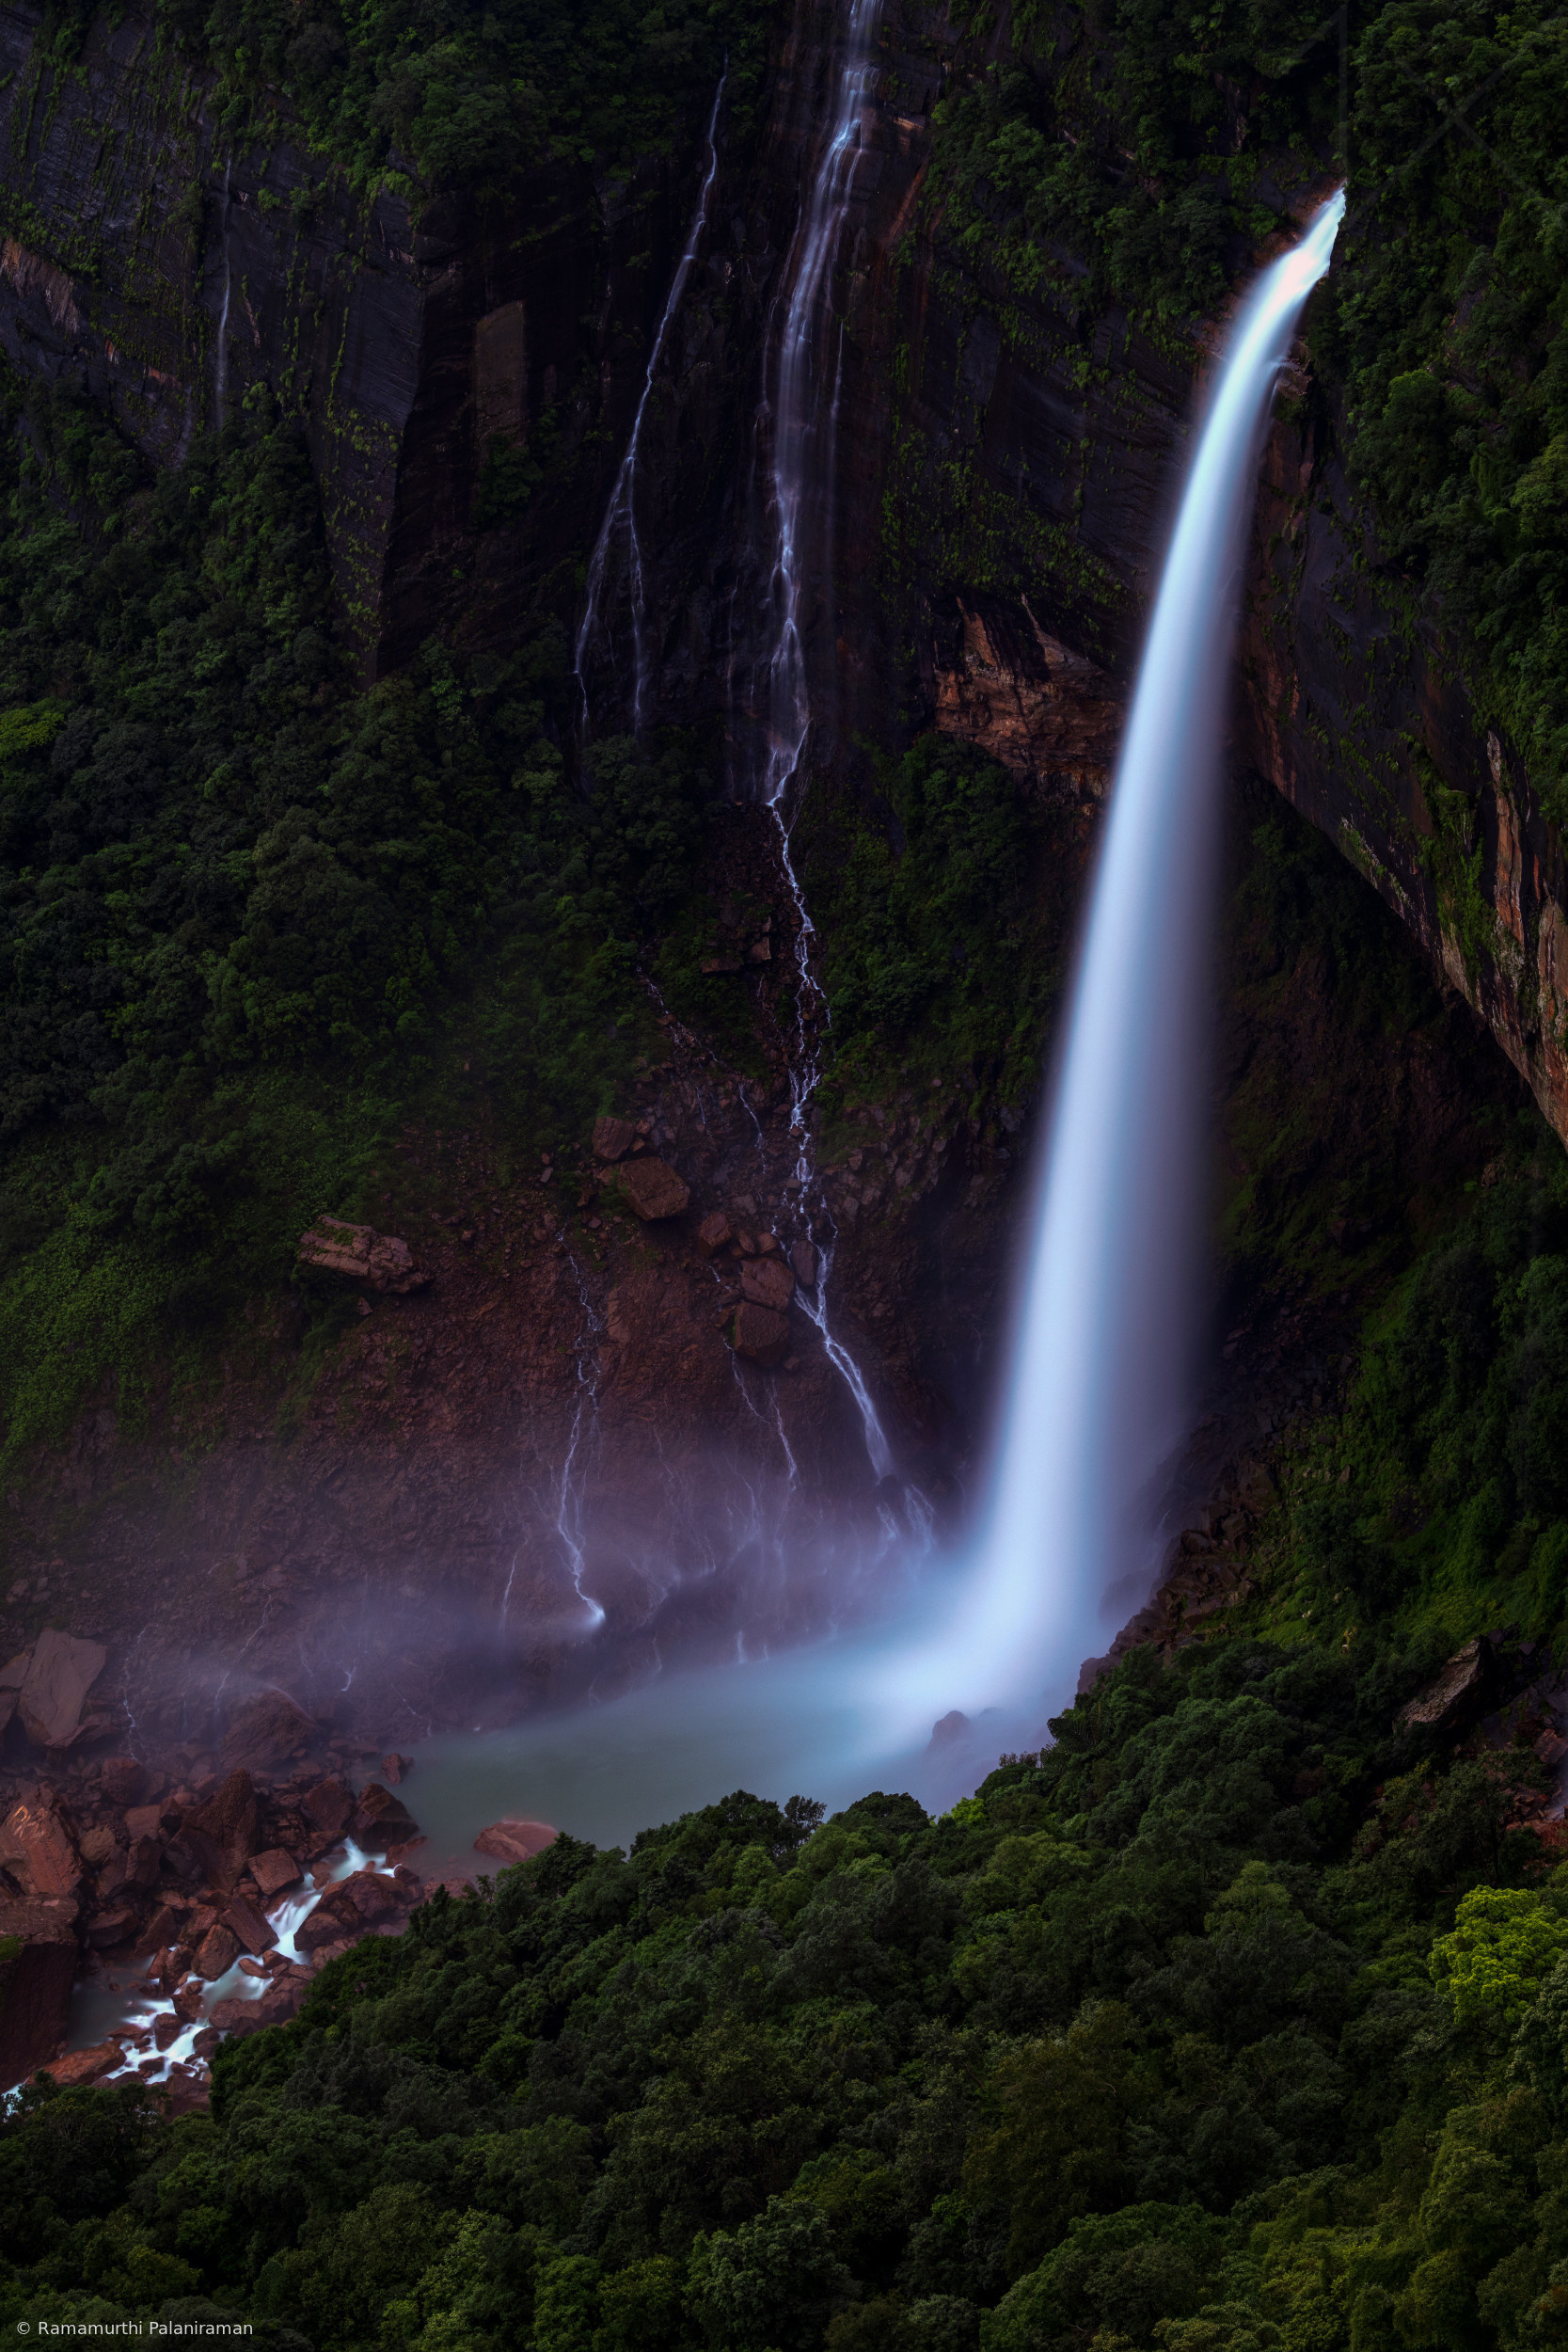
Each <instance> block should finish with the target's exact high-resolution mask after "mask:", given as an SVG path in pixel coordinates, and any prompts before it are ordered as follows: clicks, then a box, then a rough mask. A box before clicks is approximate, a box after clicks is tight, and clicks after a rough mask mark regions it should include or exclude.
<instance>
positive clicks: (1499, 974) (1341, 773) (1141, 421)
mask: <svg viewBox="0 0 1568 2352" xmlns="http://www.w3.org/2000/svg"><path fill="white" fill-rule="evenodd" d="M880 38H881V54H882V59H883V64H884V72H883V75H882V78H881V81H880V85H879V130H878V132H877V134H876V135H875V137H874V141H873V145H872V150H871V151H870V152H869V153H868V154H867V156H866V158H865V162H864V165H863V169H862V173H861V176H860V180H859V182H858V183H857V197H858V204H857V215H856V218H855V220H854V223H853V227H852V230H851V233H850V235H849V236H848V237H847V240H846V246H845V254H844V266H843V269H842V270H841V273H840V277H839V280H838V286H837V300H838V303H839V305H840V308H841V310H842V315H843V318H844V322H845V331H846V377H845V389H844V395H843V401H842V413H843V416H844V417H845V419H846V420H847V424H846V431H845V437H844V446H843V449H842V451H841V453H840V463H839V467H838V469H837V472H836V475H835V477H834V496H835V499H836V501H837V507H838V512H837V515H836V517H835V536H836V541H837V544H838V547H839V548H840V550H841V556H840V561H839V564H838V566H837V571H836V576H835V578H834V580H832V583H831V585H830V583H826V582H824V583H822V584H821V592H820V596H819V598H818V601H817V604H816V608H815V611H814V612H813V614H812V616H811V621H812V635H811V638H810V640H809V643H808V654H809V658H810V660H811V663H812V669H813V675H814V682H815V686H816V697H817V702H818V707H819V708H820V711H821V713H822V717H823V722H824V723H823V727H822V730H821V733H820V736H819V738H818V740H817V743H816V752H817V755H818V756H819V757H824V758H825V757H827V756H829V755H831V753H832V750H833V748H834V747H835V746H837V747H840V748H843V747H846V746H847V745H850V744H852V743H853V742H854V741H855V740H856V739H862V740H864V739H870V740H871V741H885V740H886V739H888V737H889V736H890V735H893V736H895V737H896V736H897V735H899V734H908V733H910V732H913V731H916V730H918V729H919V728H920V727H922V726H928V725H931V724H935V725H936V726H937V727H938V728H941V729H943V730H945V731H948V732H951V733H954V734H957V735H960V736H963V737H966V738H968V739H970V740H972V741H974V742H976V743H978V744H979V745H981V746H982V747H984V748H985V749H987V750H988V751H990V752H991V753H992V754H993V755H995V756H996V757H997V758H998V759H1000V760H1001V761H1002V763H1003V764H1004V765H1005V766H1006V767H1007V768H1008V769H1009V770H1010V771H1012V772H1013V773H1014V774H1016V775H1017V776H1018V777H1020V779H1021V780H1022V781H1024V782H1025V783H1026V784H1028V785H1029V786H1030V787H1031V788H1032V789H1035V790H1038V791H1043V792H1045V793H1046V794H1048V795H1049V796H1050V797H1053V798H1068V799H1077V800H1085V799H1090V798H1098V797H1100V796H1101V794H1102V793H1103V791H1104V789H1105V788H1106V785H1107V782H1108V778H1109V773H1110V768H1111V764H1112V761H1113V760H1114V756H1115V745H1116V740H1117V733H1118V728H1119V718H1120V711H1121V707H1122V706H1123V703H1124V701H1125V696H1126V693H1127V691H1128V689H1129V686H1130V683H1131V677H1132V668H1133V664H1134V662H1135V659H1136V650H1137V645H1138V642H1139V638H1140V635H1141V631H1142V626H1143V620H1144V616H1145V614H1146V612H1147V610H1148V601H1149V599H1150V596H1152V593H1153V589H1154V585H1155V580H1156V577H1157V570H1158V564H1159V560H1160V554H1161V549H1162V546H1163V541H1164V532H1165V530H1166V528H1167V526H1168V522H1169V518H1170V513H1171V504H1172V500H1173V497H1174V493H1175V489H1176V486H1177V484H1178V482H1179V479H1180V468H1181V461H1182V452H1183V449H1184V446H1185V442H1186V437H1187V434H1188V431H1189V426H1190V419H1191V416H1192V413H1193V410H1194V407H1195V405H1196V402H1197V401H1198V400H1199V399H1200V398H1201V387H1202V381H1203V377H1204V373H1205V370H1206V367H1207V364H1208V358H1209V350H1210V347H1211V344H1212V334H1211V332H1210V330H1207V329H1206V330H1205V332H1204V334H1203V335H1202V336H1201V337H1198V338H1193V337H1190V336H1189V335H1187V334H1186V333H1178V332H1175V331H1166V332H1164V333H1163V334H1162V335H1160V336H1159V337H1156V336H1154V335H1153V334H1151V333H1150V332H1148V331H1147V330H1146V329H1144V328H1142V327H1140V326H1138V325H1136V324H1135V323H1133V322H1132V321H1130V320H1129V319H1127V318H1126V317H1124V316H1122V315H1119V314H1117V313H1116V312H1114V311H1112V312H1108V313H1107V312H1100V313H1095V312H1093V311H1091V310H1088V309H1087V308H1086V307H1085V304H1084V302H1083V301H1082V299H1081V294H1082V288H1083V281H1084V279H1085V275H1086V272H1085V268H1084V264H1083V263H1082V262H1080V261H1079V260H1078V259H1077V258H1076V257H1075V256H1074V255H1073V254H1072V253H1071V252H1070V251H1069V250H1068V249H1066V248H1062V249H1057V250H1054V251H1053V255H1052V259H1051V266H1050V268H1049V270H1047V271H1046V272H1045V273H1043V274H1042V275H1041V276H1040V277H1039V278H1038V280H1037V282H1036V283H1034V284H1033V285H1030V286H1027V287H1021V286H1020V285H1019V284H1018V283H1017V282H1016V281H1015V280H1013V279H1009V278H1008V277H1007V276H1006V274H1005V272H1004V270H1003V268H1002V266H1001V265H1000V263H999V262H995V261H993V260H991V259H990V257H988V255H987V254H985V253H984V252H981V253H978V254H976V253H975V252H974V250H973V249H972V247H971V246H969V245H967V244H966V245H964V246H960V245H958V243H957V242H955V241H954V240H953V239H951V238H950V237H949V236H948V234H947V233H946V230H945V223H944V214H943V208H942V203H941V201H940V199H937V200H930V199H929V196H928V190H927V186H926V182H927V173H928V167H929V162H930V151H931V134H930V128H929V122H928V115H929V109H930V106H931V103H932V101H933V98H934V96H935V95H936V94H937V93H938V92H940V90H941V88H942V84H943V80H944V76H945V74H946V72H947V71H948V70H949V67H950V65H951V64H952V62H953V60H954V59H955V58H956V57H958V56H960V55H961V56H962V58H963V62H964V65H965V67H966V69H968V70H969V71H971V72H981V71H983V69H984V67H985V65H986V63H987V62H988V56H989V55H991V54H994V55H998V56H1000V55H1001V54H1002V48H1003V41H1002V36H1001V35H998V36H996V37H995V38H994V39H993V40H992V41H991V42H990V50H989V52H988V50H987V49H986V48H985V46H984V45H981V47H980V48H979V49H978V50H977V49H976V46H975V44H974V43H973V42H966V41H965V40H963V39H962V38H961V37H960V35H959V33H958V30H957V29H956V28H955V26H954V24H952V23H951V22H950V21H947V20H945V19H943V18H942V17H933V16H932V15H931V13H930V12H927V11H925V10H918V9H911V8H899V7H893V8H889V9H888V10H887V11H886V13H885V15H884V20H883V24H882V30H881V37H880ZM796 39H797V40H800V28H799V26H798V27H797V33H796ZM1322 192H1323V190H1322V183H1311V184H1304V185H1302V186H1301V187H1300V188H1299V190H1298V191H1297V192H1296V193H1297V202H1298V206H1299V209H1300V210H1301V211H1303V212H1305V210H1306V209H1307V208H1308V206H1309V205H1310V203H1311V202H1313V201H1315V200H1316V199H1317V198H1318V197H1319V196H1320V195H1321V194H1322ZM1259 258H1260V257H1259ZM1310 344H1311V326H1310V317H1309V318H1308V323H1307V331H1306V334H1305V336H1304V339H1303V344H1302V348H1301V352H1300V363H1299V367H1298V370H1297V372H1296V374H1295V378H1294V380H1293V381H1292V382H1290V383H1288V384H1287V385H1286V386H1285V387H1284V388H1283V394H1282V401H1281V410H1280V414H1279V417H1278V418H1277V420H1276V422H1275V428H1274V432H1273V435H1272V437H1271V440H1270V443H1269V447H1268V452H1267V456H1266V462H1265V472H1264V482H1263V487H1262V494H1261V496H1260V499H1259V508H1258V514H1257V520H1256V525H1255V530H1254V534H1253V543H1252V554H1251V562H1250V570H1249V581H1248V596H1247V612H1246V620H1245V625H1244V632H1243V645H1242V648H1241V663H1240V669H1241V680H1242V683H1241V689H1240V691H1239V694H1238V705H1237V712H1236V723H1235V735H1234V744H1235V752H1236V755H1237V757H1238V759H1239V760H1240V761H1242V762H1243V763H1244V764H1246V765H1250V766H1252V767H1255V768H1256V769H1257V770H1258V771H1259V772H1260V773H1261V774H1263V775H1264V776H1265V777H1266V778H1267V779H1268V780H1269V782H1270V783H1271V784H1273V785H1274V786H1275V788H1276V789H1277V790H1279V791H1280V792H1281V793H1283V794H1284V795H1285V796H1286V797H1287V798H1288V799H1289V800H1290V801H1291V803H1293V804H1294V805H1295V806H1296V807H1298V808H1299V809H1301V810H1302V812H1303V813H1304V814H1305V815H1307V817H1309V818H1311V820H1312V821H1313V822H1314V823H1315V824H1317V825H1318V826H1320V827H1321V828H1322V829H1323V832H1324V833H1325V834H1328V836H1329V837H1330V839H1331V840H1333V841H1334V842H1335V844H1336V846H1337V847H1338V849H1339V850H1341V851H1342V853H1343V854H1344V855H1345V856H1346V857H1347V858H1348V859H1349V860H1350V862H1351V863H1352V865H1353V866H1355V867H1356V869H1357V870H1358V871H1359V872H1360V873H1362V874H1363V875H1364V876H1366V877H1367V879H1368V880H1370V882H1372V884H1373V886H1374V887H1375V888H1376V889H1377V890H1378V891H1379V893H1380V894H1381V895H1382V897H1383V898H1385V900H1386V902H1387V903H1388V905H1390V906H1391V907H1392V908H1393V910H1394V911H1395V913H1396V914H1397V915H1398V916H1399V918H1400V920H1401V921H1402V923H1404V924H1405V925H1406V926H1407V928H1408V929H1409V930H1410V931H1411V932H1412V934H1413V935H1414V937H1415V938H1416V939H1417V940H1418V941H1419V943H1420V945H1421V946H1422V947H1423V948H1424V949H1425V950H1426V952H1427V953H1428V955H1429V956H1430V957H1431V959H1432V961H1433V965H1434V966H1435V968H1436V969H1437V970H1438V972H1439V973H1440V975H1441V976H1442V978H1443V979H1444V981H1445V982H1446V983H1447V984H1449V985H1450V986H1452V987H1453V988H1454V989H1455V990H1456V991H1458V993H1460V994H1461V995H1463V996H1464V997H1465V999H1466V1000H1467V1001H1468V1002H1469V1004H1470V1005H1471V1006H1472V1007H1473V1008H1474V1009H1476V1010H1477V1011H1478V1012H1479V1013H1480V1014H1481V1016H1482V1018H1483V1019H1484V1020H1485V1021H1486V1023H1487V1025H1489V1027H1490V1028H1491V1029H1492V1031H1493V1034H1494V1035H1495V1036H1496V1037H1497V1041H1498V1042H1499V1043H1500V1045H1501V1046H1502V1048H1503V1050H1504V1052H1505V1053H1506V1054H1507V1055H1508V1057H1509V1058H1510V1060H1511V1061H1512V1062H1513V1064H1514V1066H1515V1068H1516V1069H1517V1070H1518V1071H1519V1072H1520V1073H1521V1074H1522V1075H1523V1076H1525V1077H1526V1078H1527V1080H1528V1083H1529V1085H1530V1087H1531V1088H1532V1089H1533V1091H1534V1093H1535V1095H1536V1098H1537V1100H1538V1101H1539V1103H1540V1104H1541V1106H1542V1108H1543V1110H1544V1112H1545V1114H1546V1116H1547V1118H1548V1119H1549V1120H1551V1121H1552V1123H1553V1124H1554V1126H1555V1127H1556V1128H1557V1130H1558V1132H1559V1134H1560V1135H1562V1136H1568V917H1565V914H1564V911H1563V910H1564V901H1565V897H1568V875H1565V872H1564V868H1563V863H1562V858H1561V853H1560V847H1559V844H1558V842H1557V839H1556V836H1555V831H1554V829H1552V828H1551V827H1549V826H1548V825H1547V824H1546V823H1545V821H1544V818H1543V817H1542V814H1541V811H1540V808H1539V804H1538V803H1537V800H1536V798H1535V796H1534V795H1533V793H1532V791H1531V788H1530V785H1529V781H1528V775H1527V774H1526V771H1525V768H1524V764H1523V762H1522V760H1521V759H1520V758H1519V757H1518V756H1517V755H1516V754H1515V752H1514V751H1513V749H1512V747H1511V746H1510V745H1509V744H1508V743H1507V742H1506V741H1505V740H1503V739H1500V738H1499V736H1498V735H1497V733H1495V732H1489V731H1488V730H1487V729H1486V728H1485V727H1484V726H1482V725H1481V723H1479V722H1478V720H1477V717H1476V713H1475V711H1474V708H1473V707H1472V705H1471V703H1470V700H1469V698H1468V696H1467V694H1466V692H1465V689H1464V686H1463V683H1462V682H1461V678H1460V675H1459V663H1458V660H1457V657H1456V653H1455V649H1454V648H1453V647H1452V646H1451V645H1449V644H1445V642H1444V640H1443V636H1442V632H1441V628H1440V625H1439V622H1438V619H1437V617H1436V616H1434V614H1433V612H1432V610H1431V609H1430V606H1427V605H1424V604H1423V603H1422V602H1421V600H1420V599H1419V597H1418V593H1417V592H1416V591H1415V590H1414V589H1413V587H1412V586H1411V584H1410V583H1408V582H1407V581H1405V580H1402V578H1401V577H1400V576H1399V574H1398V573H1397V572H1396V571H1395V570H1394V568H1393V567H1392V566H1390V565H1389V564H1386V563H1385V562H1384V561H1383V560H1382V559H1381V557H1380V555H1379V551H1378V548H1377V543H1376V537H1375V532H1374V530H1373V528H1372V525H1371V522H1370V517H1369V516H1368V515H1367V514H1366V513H1365V512H1364V511H1363V510H1362V508H1361V507H1359V506H1358V504H1357V502H1356V501H1355V499H1354V495H1353V493H1352V491H1351V489H1350V486H1349V485H1348V483H1347V479H1346V475H1345V471H1344V467H1343V463H1342V459H1341V456H1340V453H1339V439H1340V437H1342V431H1343V425H1342V420H1339V419H1338V418H1337V417H1336V416H1335V415H1333V414H1332V413H1331V412H1330V410H1329V408H1328V406H1327V405H1326V404H1325V401H1324V398H1323V394H1322V392H1321V390H1320V389H1318V388H1317V386H1316V384H1315V382H1314V380H1313V378H1312V376H1311V373H1310ZM734 511H739V510H738V509H736V510H734ZM849 756H850V757H851V759H852V755H849Z"/></svg>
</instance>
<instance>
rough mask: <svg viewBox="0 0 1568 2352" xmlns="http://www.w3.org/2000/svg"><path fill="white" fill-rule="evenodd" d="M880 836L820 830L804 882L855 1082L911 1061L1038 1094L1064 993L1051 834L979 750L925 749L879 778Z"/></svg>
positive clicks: (830, 822) (937, 742) (942, 742)
mask: <svg viewBox="0 0 1568 2352" xmlns="http://www.w3.org/2000/svg"><path fill="white" fill-rule="evenodd" d="M879 784H880V786H881V790H882V793H883V795H884V796H885V804H884V807H883V808H882V809H881V810H880V811H879V812H878V814H879V818H880V821H879V822H873V821H868V820H867V819H866V818H863V817H859V816H848V815H845V814H838V815H834V816H831V817H829V816H821V817H818V816H815V815H814V816H813V817H812V818H808V820H807V826H806V828H805V833H806V839H807V844H808V846H807V851H806V856H807V864H806V878H807V882H808V884H809V887H810V890H811V897H812V904H813V906H814V908H815V909H816V910H818V912H817V914H816V921H817V922H818V924H819V926H820V930H821V936H822V958H823V978H824V981H825V984H826V987H827V991H828V994H829V998H830V1001H831V1003H832V1017H833V1043H834V1050H835V1053H836V1056H837V1058H838V1062H839V1064H840V1066H841V1069H842V1071H843V1072H844V1073H845V1074H846V1075H848V1074H850V1073H859V1072H872V1071H874V1070H875V1069H876V1068H877V1067H878V1066H879V1065H881V1066H885V1062H886V1057H887V1055H888V1053H889V1051H890V1050H898V1051H900V1052H901V1051H903V1050H905V1049H907V1048H908V1047H909V1046H911V1045H913V1046H914V1047H915V1048H916V1049H917V1050H918V1051H919V1052H920V1053H921V1055H922V1057H925V1058H928V1059H929V1060H930V1061H931V1063H932V1065H933V1067H936V1068H940V1069H942V1070H945V1071H953V1070H956V1069H958V1068H961V1067H963V1066H964V1065H965V1064H974V1063H975V1062H979V1063H981V1064H982V1065H989V1066H990V1067H991V1068H994V1069H996V1070H998V1071H1000V1072H1003V1073H1006V1074H1005V1077H1004V1081H1003V1084H1004V1091H1006V1092H1008V1093H1011V1092H1013V1091H1015V1090H1018V1089H1027V1088H1029V1087H1031V1086H1032V1085H1033V1083H1034V1082H1035V1079H1036V1077H1037V1068H1038V1057H1039V1044H1040V1039H1041V1037H1042V1036H1043V1034H1044V1033H1045V1029H1046V1025H1047V1023H1048V1020H1049V1014H1050V1008H1051V1005H1052V1003H1053V998H1054V995H1055V992H1056V988H1057V986H1058V984H1059V975H1058V972H1057V969H1056V964H1055V960H1054V956H1053V948H1054V947H1055V946H1056V944H1057V936H1058V934H1057V932H1056V930H1055V928H1054V926H1053V925H1048V924H1047V923H1046V922H1045V921H1044V920H1043V919H1042V905H1041V900H1042V897H1043V896H1044V893H1043V891H1042V887H1041V882H1040V876H1039V866H1040V863H1041V855H1042V850H1043V849H1044V846H1045V843H1046V840H1047V837H1048V822H1047V820H1046V819H1045V818H1042V817H1041V815H1040V814H1039V812H1038V811H1037V810H1036V809H1034V808H1031V806H1030V805H1029V803H1027V802H1026V801H1025V799H1024V797H1023V795H1022V792H1021V791H1020V789H1019V787H1017V786H1016V785H1015V784H1014V782H1013V780H1012V778H1011V777H1010V776H1008V775H1007V774H1006V772H1005V771H1003V770H1002V769H1001V768H998V767H997V766H996V765H995V764H994V762H992V761H990V760H988V759H986V758H985V757H984V756H983V755H981V754H979V753H977V752H976V751H975V750H974V747H973V746H972V745H970V744H966V743H962V742H958V741H956V740H954V739H951V738H948V737H944V736H941V735H926V736H922V737H921V738H920V739H918V740H917V741H916V742H915V743H914V745H913V746H912V747H911V750H909V751H908V752H906V753H905V754H904V755H903V757H902V758H901V759H898V760H896V761H894V760H891V759H890V760H887V761H884V762H881V763H879Z"/></svg>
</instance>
